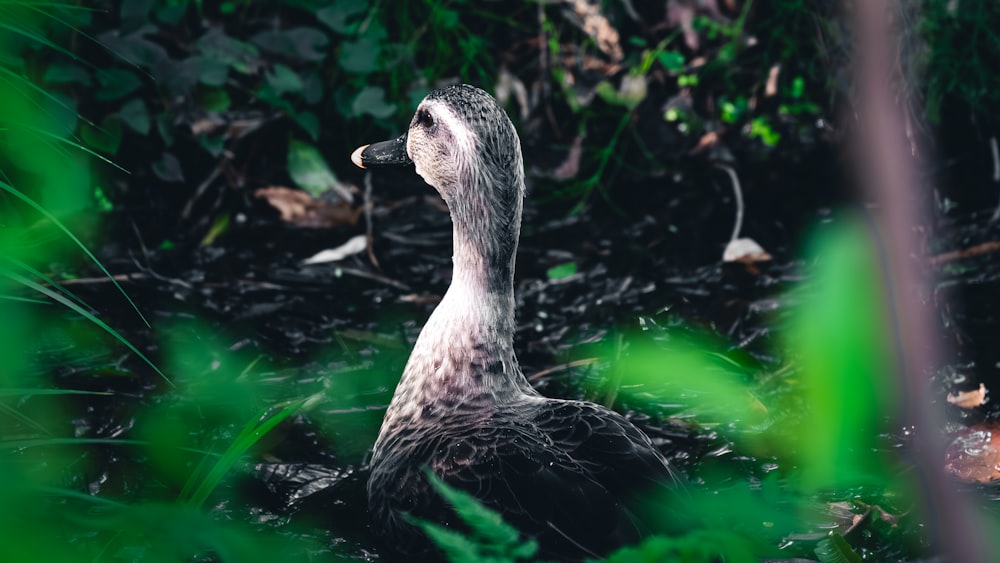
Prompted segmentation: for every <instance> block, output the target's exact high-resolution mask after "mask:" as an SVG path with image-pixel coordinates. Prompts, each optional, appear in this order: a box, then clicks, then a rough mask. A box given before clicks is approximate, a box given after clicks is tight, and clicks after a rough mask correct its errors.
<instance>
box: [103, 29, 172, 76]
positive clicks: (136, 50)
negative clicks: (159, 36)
mask: <svg viewBox="0 0 1000 563" xmlns="http://www.w3.org/2000/svg"><path fill="white" fill-rule="evenodd" d="M156 33H157V29H156V26H154V25H152V24H147V25H143V26H142V27H141V28H139V29H137V30H135V31H133V32H130V33H124V34H121V33H118V32H117V31H107V32H105V33H102V34H101V35H100V36H98V39H99V40H100V42H101V44H102V45H103V46H104V48H105V49H107V50H109V51H111V52H112V53H114V54H115V55H116V56H117V57H119V58H120V59H121V60H123V61H125V62H127V63H129V64H131V65H136V66H139V67H143V68H147V69H152V68H156V67H157V66H159V65H160V64H161V63H163V62H166V61H169V60H170V57H169V56H168V55H167V50H166V49H164V48H163V47H162V46H161V45H159V44H157V43H154V42H152V41H150V40H149V39H146V37H145V36H146V35H152V34H156Z"/></svg>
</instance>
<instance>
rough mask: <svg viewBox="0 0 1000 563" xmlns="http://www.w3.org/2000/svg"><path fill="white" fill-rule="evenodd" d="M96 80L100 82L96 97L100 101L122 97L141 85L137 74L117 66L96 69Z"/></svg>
mask: <svg viewBox="0 0 1000 563" xmlns="http://www.w3.org/2000/svg"><path fill="white" fill-rule="evenodd" d="M97 81H98V82H99V83H100V84H101V89H100V90H99V91H98V92H97V99H98V100H102V101H103V100H118V99H121V98H124V97H125V96H127V95H129V94H131V93H132V92H134V91H136V90H138V89H139V87H140V86H142V80H140V79H139V77H138V76H136V75H135V74H134V73H132V72H129V71H127V70H122V69H118V68H110V69H103V70H98V71H97Z"/></svg>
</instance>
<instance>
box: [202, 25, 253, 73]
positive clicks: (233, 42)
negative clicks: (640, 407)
mask: <svg viewBox="0 0 1000 563" xmlns="http://www.w3.org/2000/svg"><path fill="white" fill-rule="evenodd" d="M195 46H196V47H197V49H198V51H199V52H200V53H201V54H202V55H204V56H205V58H206V59H208V60H213V61H217V62H219V63H222V64H225V65H228V66H229V67H231V68H232V69H233V70H236V71H237V72H240V73H243V74H250V73H252V72H255V70H256V68H257V67H259V66H260V64H261V62H260V51H259V50H258V49H257V47H254V46H253V45H251V44H250V43H246V42H244V41H240V40H238V39H233V38H232V37H229V36H228V35H226V34H225V33H224V32H223V31H222V29H220V28H218V27H213V28H211V29H209V30H208V31H207V32H206V33H205V35H202V36H201V37H200V38H198V40H197V41H196V42H195Z"/></svg>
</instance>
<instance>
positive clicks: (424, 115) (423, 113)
mask: <svg viewBox="0 0 1000 563" xmlns="http://www.w3.org/2000/svg"><path fill="white" fill-rule="evenodd" d="M417 123H419V124H420V125H423V126H424V127H430V126H431V125H434V118H433V117H431V113H430V112H429V111H427V110H420V111H418V112H417Z"/></svg>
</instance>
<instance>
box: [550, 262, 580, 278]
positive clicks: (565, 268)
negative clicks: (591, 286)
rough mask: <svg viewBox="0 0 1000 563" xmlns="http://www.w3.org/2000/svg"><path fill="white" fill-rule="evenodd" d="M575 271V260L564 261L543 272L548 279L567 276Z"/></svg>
mask: <svg viewBox="0 0 1000 563" xmlns="http://www.w3.org/2000/svg"><path fill="white" fill-rule="evenodd" d="M575 273H576V262H566V263H565V264H559V265H558V266H553V267H551V268H549V269H548V270H547V271H546V272H545V275H547V276H548V277H549V279H550V280H561V279H563V278H568V277H569V276H572V275H573V274H575Z"/></svg>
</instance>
